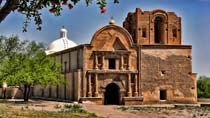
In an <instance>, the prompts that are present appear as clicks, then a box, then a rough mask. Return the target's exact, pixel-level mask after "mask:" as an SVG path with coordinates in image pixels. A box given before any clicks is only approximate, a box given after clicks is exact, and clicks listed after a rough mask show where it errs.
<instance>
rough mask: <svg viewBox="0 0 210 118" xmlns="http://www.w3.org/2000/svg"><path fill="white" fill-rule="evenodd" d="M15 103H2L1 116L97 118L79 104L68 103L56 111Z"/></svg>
mask: <svg viewBox="0 0 210 118" xmlns="http://www.w3.org/2000/svg"><path fill="white" fill-rule="evenodd" d="M14 106H15V104H14V103H8V102H6V103H0V118H96V117H97V116H96V115H95V114H91V113H87V112H86V111H84V110H82V109H81V107H80V106H79V105H68V104H66V105H65V106H64V107H62V108H59V109H58V110H57V111H56V112H55V111H44V110H41V111H38V110H34V109H29V108H28V106H27V105H26V106H23V107H21V108H17V107H14Z"/></svg>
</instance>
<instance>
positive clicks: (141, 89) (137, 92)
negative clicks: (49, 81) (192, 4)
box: [33, 8, 197, 105]
mask: <svg viewBox="0 0 210 118" xmlns="http://www.w3.org/2000/svg"><path fill="white" fill-rule="evenodd" d="M181 31H182V29H181V18H180V17H178V16H177V15H176V14H175V13H174V12H166V11H163V10H159V9H158V10H153V11H142V10H141V9H140V8H137V9H136V11H135V12H133V13H128V15H127V17H126V19H125V21H124V23H123V27H122V26H118V25H115V23H114V20H113V19H112V20H111V21H110V22H109V24H108V25H106V26H104V27H102V28H100V29H98V30H97V31H96V32H95V34H94V35H93V37H92V39H91V42H90V44H82V45H78V46H77V45H76V44H75V43H74V42H72V41H71V40H69V39H68V38H67V30H66V29H64V28H62V29H61V37H60V38H59V39H57V40H55V41H54V42H53V43H51V44H50V46H49V48H48V50H47V51H46V53H47V54H48V55H49V56H52V57H54V58H55V60H56V61H57V62H58V63H61V64H62V69H61V72H62V74H63V75H64V81H65V84H64V85H58V86H51V85H48V86H47V87H46V88H44V89H43V88H41V87H37V86H36V87H34V88H33V96H35V97H42V98H45V99H49V100H52V99H54V100H68V101H78V102H85V101H92V102H95V103H97V104H105V105H106V104H125V105H131V104H146V103H158V102H165V103H196V102H197V92H196V74H194V73H193V72H192V46H191V45H182V44H181V42H182V39H181V34H182V33H181Z"/></svg>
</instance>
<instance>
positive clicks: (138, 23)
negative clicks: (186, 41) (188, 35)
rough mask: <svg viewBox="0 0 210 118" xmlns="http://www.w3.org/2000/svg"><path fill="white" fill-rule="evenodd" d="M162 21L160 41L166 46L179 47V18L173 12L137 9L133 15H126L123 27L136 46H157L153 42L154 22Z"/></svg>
mask: <svg viewBox="0 0 210 118" xmlns="http://www.w3.org/2000/svg"><path fill="white" fill-rule="evenodd" d="M156 18H160V19H161V20H162V25H161V33H160V35H161V36H160V37H161V39H160V40H161V41H160V42H159V43H162V44H166V45H181V18H180V17H178V16H176V14H175V13H174V12H165V11H163V10H159V9H157V10H153V11H142V10H141V9H140V8H137V9H136V11H135V12H134V13H128V16H127V17H126V19H125V21H124V23H123V27H125V28H126V29H127V30H128V32H129V33H130V34H131V35H132V38H133V41H134V43H137V44H141V45H144V44H159V43H156V42H155V29H156V28H155V21H156Z"/></svg>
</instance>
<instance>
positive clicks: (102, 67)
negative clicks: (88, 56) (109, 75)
mask: <svg viewBox="0 0 210 118" xmlns="http://www.w3.org/2000/svg"><path fill="white" fill-rule="evenodd" d="M101 58H102V59H101V60H102V62H101V69H102V70H103V69H104V53H102V57H101Z"/></svg>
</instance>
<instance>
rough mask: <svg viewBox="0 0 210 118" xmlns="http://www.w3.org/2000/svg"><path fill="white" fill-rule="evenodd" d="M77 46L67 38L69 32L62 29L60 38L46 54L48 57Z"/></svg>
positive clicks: (50, 46)
mask: <svg viewBox="0 0 210 118" xmlns="http://www.w3.org/2000/svg"><path fill="white" fill-rule="evenodd" d="M75 46H77V44H76V43H74V42H73V41H71V40H69V39H68V38H67V30H66V29H64V28H62V29H61V30H60V38H59V39H57V40H55V41H53V42H52V43H51V44H50V45H49V47H48V49H47V50H46V51H45V52H46V54H47V55H48V54H52V53H55V52H59V51H62V50H64V49H67V48H72V47H75Z"/></svg>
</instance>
